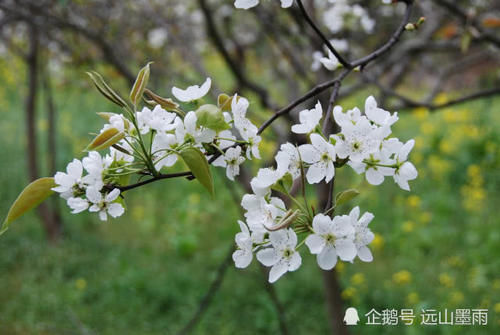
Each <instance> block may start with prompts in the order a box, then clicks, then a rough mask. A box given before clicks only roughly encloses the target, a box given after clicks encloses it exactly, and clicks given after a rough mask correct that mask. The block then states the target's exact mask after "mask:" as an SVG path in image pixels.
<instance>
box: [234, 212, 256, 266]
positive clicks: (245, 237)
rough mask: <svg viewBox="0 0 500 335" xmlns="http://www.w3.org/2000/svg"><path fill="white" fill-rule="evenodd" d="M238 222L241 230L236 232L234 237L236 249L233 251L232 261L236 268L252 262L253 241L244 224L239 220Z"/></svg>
mask: <svg viewBox="0 0 500 335" xmlns="http://www.w3.org/2000/svg"><path fill="white" fill-rule="evenodd" d="M238 224H239V225H240V229H241V232H239V233H237V234H236V236H235V237H234V241H235V242H236V246H237V249H236V250H235V251H234V252H233V261H234V264H235V265H236V267H237V268H240V269H244V268H246V267H247V266H248V265H250V263H251V262H252V259H253V253H252V248H253V242H252V237H251V236H250V231H249V230H248V227H247V226H246V224H245V223H244V222H242V221H239V220H238Z"/></svg>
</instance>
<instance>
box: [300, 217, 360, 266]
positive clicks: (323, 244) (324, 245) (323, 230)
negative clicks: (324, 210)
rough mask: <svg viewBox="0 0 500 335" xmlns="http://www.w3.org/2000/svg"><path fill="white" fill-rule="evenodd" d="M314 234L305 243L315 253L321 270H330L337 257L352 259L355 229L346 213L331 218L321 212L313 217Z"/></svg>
mask: <svg viewBox="0 0 500 335" xmlns="http://www.w3.org/2000/svg"><path fill="white" fill-rule="evenodd" d="M312 225H313V230H314V234H311V235H309V236H308V237H307V238H306V245H307V246H308V248H309V250H310V251H311V253H312V254H315V255H317V257H316V260H317V262H318V265H319V267H320V268H322V269H323V270H331V269H333V267H335V264H337V257H340V259H341V260H343V261H349V262H350V261H352V260H353V259H354V257H356V245H355V244H354V234H355V230H354V227H353V226H352V224H351V221H350V217H349V216H347V215H342V216H336V217H334V218H333V220H332V219H331V218H330V217H328V216H326V215H323V214H318V215H316V216H315V217H314V218H313V222H312Z"/></svg>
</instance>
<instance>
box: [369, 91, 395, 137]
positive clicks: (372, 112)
mask: <svg viewBox="0 0 500 335" xmlns="http://www.w3.org/2000/svg"><path fill="white" fill-rule="evenodd" d="M365 114H366V117H367V118H368V120H370V121H372V122H373V123H374V124H375V125H376V126H378V127H383V128H384V132H383V134H382V136H383V137H384V138H385V137H387V136H389V135H390V133H391V128H390V127H391V126H392V125H393V124H394V123H396V122H397V121H398V120H399V117H398V113H394V114H392V115H391V113H389V112H388V111H386V110H384V109H382V108H379V107H378V106H377V101H375V98H374V97H373V96H369V97H368V98H367V99H366V101H365Z"/></svg>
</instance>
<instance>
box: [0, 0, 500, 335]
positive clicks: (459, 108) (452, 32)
mask: <svg viewBox="0 0 500 335" xmlns="http://www.w3.org/2000/svg"><path fill="white" fill-rule="evenodd" d="M262 2H263V4H262V5H261V6H259V7H256V8H254V9H252V10H251V11H237V10H235V9H234V7H233V1H208V0H196V1H195V0H193V1H181V0H179V1H176V0H163V1H159V0H150V1H146V0H143V1H97V0H96V1H93V0H88V1H64V0H62V1H61V0H60V1H55V0H41V1H35V0H32V1H29V0H18V1H15V0H3V1H1V2H0V63H1V66H0V68H1V72H0V78H1V79H2V83H3V84H2V85H1V87H0V101H2V104H1V107H0V111H1V113H2V119H3V121H2V125H1V126H2V128H1V129H2V131H1V137H2V143H3V146H2V147H3V149H2V157H1V158H2V159H1V161H2V165H1V167H2V185H4V189H5V192H3V194H2V195H1V196H0V197H1V198H0V199H1V202H0V208H1V209H2V213H4V212H6V211H7V209H8V206H9V204H10V203H11V202H12V200H13V198H14V197H15V195H16V194H17V193H18V192H19V190H20V189H21V188H22V185H23V184H25V182H26V180H27V179H35V178H37V177H38V176H40V175H52V174H53V173H54V171H56V169H59V170H60V169H61V168H62V167H63V166H64V165H65V164H66V162H67V160H68V157H73V156H75V155H77V156H78V153H79V152H81V150H82V148H84V147H85V144H86V143H87V142H88V140H89V139H90V136H89V135H88V134H87V132H88V129H90V128H89V126H93V128H96V127H99V124H100V123H99V122H100V121H99V119H98V118H97V117H96V116H95V112H101V111H113V108H112V107H111V106H109V105H106V104H103V100H101V99H100V97H99V96H98V95H97V94H95V93H94V92H93V89H92V87H91V83H90V82H89V81H88V80H87V78H86V77H85V76H84V72H85V71H88V70H90V69H95V70H98V71H100V72H101V73H104V74H105V76H106V77H107V78H110V79H111V80H112V82H113V85H114V86H115V87H117V88H123V89H126V88H127V87H128V86H129V85H130V84H131V83H132V82H133V80H134V79H135V73H136V72H137V70H138V69H139V67H140V66H141V65H142V64H145V63H146V62H147V61H154V65H153V75H152V78H151V81H152V84H151V86H152V87H154V88H156V90H157V91H158V92H159V93H160V94H162V93H163V94H168V92H169V91H170V87H171V86H173V85H174V84H175V85H176V86H182V85H185V86H187V85H188V84H189V85H190V84H192V83H198V82H201V79H202V78H205V77H212V79H213V82H214V85H215V87H216V90H215V92H228V93H232V92H241V93H242V94H243V95H245V96H248V97H249V99H250V100H251V103H252V113H253V115H252V118H253V119H254V120H256V122H257V123H261V122H263V121H264V120H265V119H266V118H267V117H268V116H269V115H270V113H271V112H272V111H276V110H278V109H279V108H280V107H281V106H286V105H287V104H288V103H289V102H290V101H293V100H295V99H296V98H297V97H300V96H302V95H303V94H304V92H307V91H308V90H309V89H311V88H312V87H314V86H315V85H316V84H317V83H320V82H324V81H325V80H328V79H331V78H333V75H332V72H330V71H328V70H327V69H326V68H325V67H323V66H321V64H320V63H319V64H318V59H317V57H316V58H315V57H314V52H315V51H321V52H322V53H323V54H326V49H324V45H323V41H322V39H321V38H319V37H318V35H317V34H316V33H315V32H314V31H313V30H312V29H311V27H310V26H309V25H308V23H307V22H306V20H305V18H304V16H303V15H302V13H301V11H300V9H299V8H298V7H296V6H294V7H292V8H290V9H288V10H282V9H280V6H279V2H278V1H268V2H266V1H262ZM304 3H305V7H306V10H307V11H308V13H309V14H310V15H311V17H312V19H313V20H314V21H315V22H317V23H318V25H319V27H320V29H321V30H322V31H323V32H324V34H325V35H326V36H327V38H328V39H330V38H331V39H335V40H337V41H334V42H335V43H334V44H336V46H337V45H342V44H346V43H347V47H346V50H345V51H343V55H345V57H346V58H347V59H351V60H352V59H358V58H360V57H363V56H364V55H366V54H369V53H370V52H371V51H373V50H374V49H376V48H377V47H379V46H380V45H382V44H383V43H385V42H386V41H387V40H388V39H389V38H390V36H391V34H392V33H393V31H394V30H395V28H396V27H397V25H398V24H399V23H400V21H401V17H402V15H403V10H404V5H403V4H393V5H382V4H381V1H380V2H379V1H370V2H364V1H349V3H351V4H355V3H358V4H361V5H362V6H363V8H364V10H365V11H366V18H367V19H366V21H367V22H364V23H363V22H360V20H358V19H356V18H354V17H345V18H344V19H345V20H344V24H343V25H342V26H341V27H340V29H337V28H335V29H333V28H332V22H334V21H335V20H332V17H331V16H329V15H331V12H330V10H331V6H332V4H331V3H329V2H327V1H304ZM416 7H417V8H416V10H415V11H414V13H413V16H412V18H411V22H413V23H417V22H418V21H419V18H420V17H425V19H426V20H425V23H422V24H421V25H420V26H419V27H418V29H416V30H414V31H407V32H406V33H405V35H404V36H403V38H402V40H401V41H400V42H399V43H397V44H396V45H395V46H394V47H393V49H392V50H391V52H390V53H389V54H387V55H386V56H384V57H381V58H379V59H377V60H376V61H375V62H372V63H370V64H369V65H368V66H366V67H364V68H363V69H360V70H361V71H360V72H359V74H356V75H354V76H352V77H351V78H349V79H348V80H347V81H346V82H345V83H344V84H343V86H342V87H341V89H340V91H339V97H338V100H337V103H338V104H342V105H345V106H347V107H352V106H354V105H358V104H359V101H360V99H361V98H362V97H363V96H366V95H369V94H374V95H376V96H377V100H378V101H380V102H381V104H382V106H383V107H384V108H386V109H388V110H398V111H400V113H401V114H400V115H402V116H403V118H402V122H401V123H403V124H404V125H403V126H401V128H402V129H401V130H400V131H401V132H402V133H405V134H408V135H410V136H417V137H416V139H417V147H416V150H417V155H418V156H417V157H418V162H417V164H418V168H419V171H420V172H421V174H420V181H419V182H418V184H417V185H416V187H415V192H414V193H412V194H411V195H409V196H401V195H397V193H396V192H395V191H394V190H393V187H392V185H384V186H383V191H384V196H380V195H379V196H377V195H376V194H375V193H370V192H369V191H366V192H367V195H366V196H364V197H363V199H361V200H360V202H361V203H362V204H364V205H366V206H367V207H368V208H369V209H371V211H372V212H374V213H375V214H376V216H377V221H378V223H377V225H378V226H376V227H377V228H378V229H379V231H380V234H379V235H377V238H376V241H375V243H376V246H375V247H376V249H377V250H376V257H375V258H376V259H375V263H373V264H355V265H354V266H349V267H346V268H345V269H344V267H343V266H342V265H339V266H338V268H337V273H334V272H330V273H324V274H323V280H324V287H323V288H322V287H319V285H318V283H319V282H320V281H319V279H318V278H317V277H318V276H319V275H318V273H317V271H315V270H313V268H310V269H309V270H310V271H304V272H306V273H304V274H296V275H294V276H293V277H291V278H288V279H287V280H286V282H284V283H280V284H279V285H278V287H277V290H276V291H275V289H273V287H271V286H269V285H268V284H266V283H265V282H264V280H265V278H264V277H265V274H264V275H262V273H261V271H262V270H261V269H249V270H246V271H245V273H243V272H240V271H238V272H236V271H234V270H232V271H226V270H227V268H228V266H229V267H231V260H230V258H228V257H227V252H228V251H230V250H228V249H230V248H229V247H230V244H231V243H232V242H230V241H232V237H231V236H232V234H234V231H235V230H236V225H235V224H234V223H235V221H236V218H237V217H238V204H237V203H234V204H233V200H232V199H233V194H239V193H241V192H242V191H243V189H229V188H228V187H226V190H225V191H224V192H220V193H219V194H218V196H217V199H216V200H215V201H213V202H212V201H210V200H209V199H201V198H200V195H199V194H198V191H199V188H198V187H197V186H196V185H190V183H189V184H188V185H187V186H186V183H182V182H181V181H179V182H177V181H172V182H170V181H168V182H166V183H165V184H160V185H154V186H151V187H150V189H148V192H147V194H145V193H146V192H143V193H144V194H138V195H133V194H131V195H130V198H131V201H129V206H130V207H131V208H130V210H131V213H132V215H131V216H129V217H128V218H123V219H120V220H118V221H117V222H116V223H112V224H106V225H97V224H96V223H95V222H93V220H92V219H91V218H89V217H85V216H83V217H81V218H80V217H79V218H75V217H71V218H69V216H68V215H67V214H68V213H66V211H65V210H59V208H58V205H57V202H58V200H57V201H54V202H51V203H49V204H48V205H46V206H43V207H40V208H39V210H38V213H37V214H38V215H37V216H36V217H35V216H27V217H25V218H24V219H23V222H20V223H19V225H18V226H17V227H16V228H17V229H16V230H15V231H13V232H11V234H8V235H7V236H6V237H5V239H3V240H2V242H1V243H2V244H3V245H4V248H5V250H7V251H6V252H4V253H2V256H0V264H2V269H5V270H4V271H2V279H3V282H4V283H5V287H6V288H7V289H6V290H4V291H3V292H2V293H0V330H1V331H2V333H6V334H25V333H51V334H59V333H61V334H62V333H78V334H80V333H99V334H101V333H102V334H107V333H109V334H115V333H117V332H120V333H132V334H133V333H141V334H146V333H148V334H149V333H151V334H153V333H158V334H159V333H164V332H165V331H168V333H171V332H172V333H175V332H178V331H181V332H182V331H185V332H189V331H193V332H195V333H200V334H202V333H213V332H216V333H256V332H262V333H276V332H277V331H278V330H279V331H281V332H282V333H297V334H300V333H310V332H312V333H325V332H327V331H328V329H329V328H328V327H331V328H330V329H333V330H334V331H335V333H346V332H347V329H346V328H345V327H340V328H336V327H339V322H338V319H339V318H342V317H343V315H341V311H342V309H344V307H347V305H346V304H351V305H354V306H356V307H358V306H359V307H358V309H359V310H360V311H364V313H366V312H368V311H369V310H370V308H372V307H374V308H375V307H380V308H382V307H389V308H397V307H401V308H404V307H407V308H411V307H414V308H415V309H417V308H424V307H425V308H439V307H440V306H442V307H443V308H445V307H450V308H451V307H453V306H466V307H470V308H476V307H479V306H485V308H490V312H491V314H490V317H491V325H490V327H487V328H482V329H475V328H474V329H473V330H471V332H477V333H482V332H483V333H494V330H493V329H494V328H493V327H495V326H496V327H498V326H499V323H498V322H499V320H500V318H499V317H498V313H500V293H499V291H500V283H499V282H498V280H499V279H498V277H499V272H498V266H499V265H500V264H498V262H497V261H496V258H497V257H494V256H497V255H498V249H497V245H498V242H499V239H500V236H499V234H498V232H497V231H498V228H500V227H499V224H500V223H499V221H498V219H497V218H496V217H495V216H494V214H493V210H494V204H495V203H498V200H499V193H498V189H499V187H498V186H499V180H500V178H499V175H498V173H497V172H496V171H497V169H498V167H499V160H500V155H499V149H498V139H499V132H498V129H495V127H494V126H493V125H494V124H495V122H498V115H495V113H494V111H495V107H496V106H497V104H498V103H499V102H498V98H495V97H494V95H497V94H500V69H499V56H498V55H499V53H498V50H499V48H500V37H499V29H500V28H499V27H500V4H498V2H497V1H487V0H483V1H479V0H478V1H450V0H420V1H417V3H416ZM329 13H330V14H329ZM335 19H337V18H335ZM370 20H372V21H373V22H370ZM338 40H345V42H339V41H338ZM339 48H340V46H339ZM375 93H376V94H375ZM214 98H215V96H214ZM319 98H320V99H321V101H322V102H323V103H324V105H327V103H328V99H329V94H328V92H326V93H323V94H321V95H319ZM314 101H315V100H313V99H311V100H309V101H305V102H304V103H303V104H302V105H301V106H304V107H307V106H310V105H312V104H313V103H314ZM464 103H465V104H464ZM22 110H24V114H23V113H21V111H22ZM299 110H300V108H296V110H295V112H294V113H291V114H290V115H289V116H287V118H285V119H283V120H281V121H280V122H277V123H275V124H273V125H272V127H273V133H272V134H267V135H266V137H265V139H264V143H263V149H264V151H266V152H267V157H272V156H271V155H272V153H273V152H274V151H275V150H276V148H274V147H273V142H274V141H275V140H278V142H279V143H282V142H284V141H285V140H287V139H289V138H290V137H291V136H292V134H289V133H288V129H290V124H292V123H294V122H296V119H297V113H296V112H297V111H299ZM438 110H439V111H442V113H437V114H435V113H433V111H438ZM96 129H97V128H96ZM292 140H293V141H294V142H298V143H300V141H302V140H303V139H301V138H299V137H297V138H292ZM252 169H254V167H249V170H250V171H246V172H245V173H243V176H242V180H243V183H245V180H246V182H247V184H248V178H249V176H250V175H252V174H253V173H252V172H251V171H252ZM347 178H348V179H349V180H351V181H352V180H354V181H357V182H358V183H359V185H360V188H363V185H364V182H363V181H362V180H361V179H359V178H358V177H357V176H354V175H351V176H346V179H347ZM219 179H220V180H218V183H219V184H220V187H225V186H223V185H224V184H223V183H222V178H219ZM339 183H340V187H341V186H342V184H343V182H342V181H339ZM345 185H348V183H347V182H345ZM166 189H167V191H168V190H170V189H174V190H177V192H178V193H173V192H166ZM179 194H181V195H182V198H185V195H186V194H188V196H187V201H186V202H184V201H180V202H179V200H178V199H179ZM385 194H387V196H386V195H385ZM385 198H387V199H385ZM165 204H166V205H165ZM228 204H231V205H230V206H229V205H228ZM394 204H395V205H396V206H394ZM193 208H195V209H196V210H193ZM221 208H225V209H227V212H222V211H220V209H221ZM387 208H391V210H390V211H387ZM408 213H410V214H411V216H409V215H408ZM403 214H404V215H403ZM409 217H411V218H412V219H411V220H410V221H404V222H401V220H403V219H404V220H408V218H409ZM63 222H64V226H63ZM39 223H42V227H43V232H44V233H43V234H42V231H41V230H40V229H39V228H38V227H37V225H38V224H39ZM375 230H376V229H375ZM43 236H46V237H47V238H48V239H49V240H50V241H52V242H57V243H56V244H55V245H54V246H52V247H48V246H46V244H45V243H44V241H43ZM206 236H209V238H205V237H206ZM377 253H378V254H377ZM200 254H202V255H203V257H201V255H200ZM491 256H493V257H491ZM492 258H494V259H492ZM207 259H208V260H207ZM172 269H176V271H173V270H172ZM391 273H393V275H392V274H391ZM226 276H227V277H228V278H227V279H225V281H224V283H223V279H224V278H225V277H226ZM464 277H465V278H464ZM428 283H433V285H434V286H433V287H430V285H429V284H428ZM223 284H224V285H223ZM219 289H220V292H218V290H219ZM256 291H258V292H261V291H262V293H259V294H253V292H256ZM216 293H217V294H218V295H217V296H216V295H215V294H216ZM325 297H326V298H327V299H326V300H327V306H329V307H330V309H329V312H326V311H324V310H323V304H324V302H323V299H324V298H325ZM342 300H343V301H344V302H342ZM200 302H201V303H200ZM209 307H210V308H209ZM235 311H238V313H236V312H235ZM304 311H307V313H306V314H307V315H304V314H303V312H304ZM193 313H194V314H193ZM495 313H496V314H495ZM228 314H229V315H228ZM296 319H300V320H301V322H296ZM326 320H331V321H332V324H331V325H330V326H329V325H328V322H327V321H326ZM297 323H300V325H297ZM340 325H341V323H340ZM241 327H244V328H245V329H242V328H241ZM357 331H359V332H362V333H363V334H365V333H368V334H369V333H387V332H390V331H391V330H390V329H389V330H387V329H386V328H378V329H377V328H369V327H368V328H363V329H362V330H357ZM392 331H394V332H397V333H401V332H408V333H415V332H416V333H418V332H419V331H420V329H419V328H413V327H409V328H394V330H392ZM433 331H435V332H439V333H444V334H448V333H456V332H460V330H457V329H453V327H450V328H439V329H434V330H433ZM352 332H356V331H355V330H354V331H352Z"/></svg>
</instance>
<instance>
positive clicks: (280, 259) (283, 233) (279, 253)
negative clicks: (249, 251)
mask: <svg viewBox="0 0 500 335" xmlns="http://www.w3.org/2000/svg"><path fill="white" fill-rule="evenodd" d="M269 240H270V242H271V247H270V248H265V249H263V250H260V251H259V252H257V259H258V260H259V262H261V263H262V264H263V265H264V266H267V267H271V271H269V282H270V283H274V282H275V281H276V280H278V279H279V278H280V277H281V276H282V275H284V274H285V273H287V272H288V271H295V270H297V269H298V268H299V267H300V265H301V264H302V258H301V257H300V254H299V253H298V252H297V251H296V250H295V247H296V246H297V235H296V234H295V232H294V231H293V230H292V229H286V230H285V229H283V230H278V231H276V232H271V233H270V234H269Z"/></svg>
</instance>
